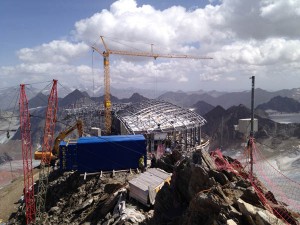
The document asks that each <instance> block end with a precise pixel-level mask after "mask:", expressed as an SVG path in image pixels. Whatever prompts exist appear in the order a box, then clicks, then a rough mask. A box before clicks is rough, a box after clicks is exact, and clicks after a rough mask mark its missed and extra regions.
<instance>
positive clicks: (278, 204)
mask: <svg viewBox="0 0 300 225" xmlns="http://www.w3.org/2000/svg"><path fill="white" fill-rule="evenodd" d="M250 147H251V148H252V152H253V153H252V154H253V176H252V174H251V170H250V169H251V167H250V160H249V156H250V154H249V148H250ZM211 157H212V159H213V160H214V162H215V164H216V167H217V169H218V170H226V171H230V172H232V173H234V174H236V175H237V176H241V177H242V178H243V179H246V180H248V181H249V182H250V183H251V185H252V186H253V188H254V190H255V192H256V193H257V195H258V197H259V199H260V201H261V202H262V203H263V205H264V206H265V208H266V209H267V210H269V211H270V212H271V213H273V214H274V215H275V216H276V217H277V218H280V219H281V220H283V221H284V222H285V223H286V224H292V225H294V224H295V225H296V224H299V223H298V222H297V221H296V220H295V219H294V217H293V215H292V214H293V213H294V212H296V213H299V212H300V204H299V201H300V184H299V183H297V182H296V181H294V180H292V179H290V178H288V177H287V176H286V175H284V174H283V173H281V172H280V171H279V170H278V169H277V168H276V162H269V161H268V160H267V159H266V158H265V157H264V156H263V154H262V152H261V151H260V150H259V149H258V148H257V147H256V145H255V142H254V141H253V139H251V140H250V145H248V147H247V148H246V150H245V152H244V154H242V155H240V156H239V158H238V159H235V160H234V159H231V158H228V157H224V156H223V154H222V152H221V150H219V149H218V150H216V151H213V152H211Z"/></svg>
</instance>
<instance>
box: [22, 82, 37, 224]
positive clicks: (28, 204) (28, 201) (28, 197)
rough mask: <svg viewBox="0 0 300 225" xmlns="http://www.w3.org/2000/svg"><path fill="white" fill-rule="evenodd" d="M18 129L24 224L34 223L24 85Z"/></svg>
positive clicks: (29, 143)
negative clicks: (20, 147) (24, 209)
mask: <svg viewBox="0 0 300 225" xmlns="http://www.w3.org/2000/svg"><path fill="white" fill-rule="evenodd" d="M19 107H20V129H21V138H22V158H23V173H24V200H25V208H26V224H31V223H34V221H35V201H34V186H33V173H32V154H31V136H30V118H29V110H28V100H27V97H26V92H25V84H21V85H20V99H19Z"/></svg>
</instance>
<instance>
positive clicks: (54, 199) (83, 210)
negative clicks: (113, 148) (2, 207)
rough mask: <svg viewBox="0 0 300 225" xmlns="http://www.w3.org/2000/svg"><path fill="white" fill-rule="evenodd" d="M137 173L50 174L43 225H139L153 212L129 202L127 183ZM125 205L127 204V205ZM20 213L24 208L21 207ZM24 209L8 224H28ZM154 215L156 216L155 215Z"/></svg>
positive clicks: (130, 200) (57, 172)
mask: <svg viewBox="0 0 300 225" xmlns="http://www.w3.org/2000/svg"><path fill="white" fill-rule="evenodd" d="M136 175H137V174H136V173H134V172H133V173H129V172H119V173H115V175H114V176H112V173H109V174H103V175H102V176H101V175H100V174H97V175H89V176H86V179H84V176H82V175H80V174H79V173H77V172H65V173H63V174H61V173H60V172H59V171H55V172H53V173H51V174H50V177H49V187H48V192H47V198H46V213H45V220H44V222H43V224H105V225H109V224H114V223H115V224H116V223H117V222H119V221H122V223H120V224H127V225H130V224H136V223H139V222H142V221H144V220H145V219H146V218H147V217H148V215H149V216H151V212H150V213H148V212H145V211H146V210H147V211H149V209H147V208H146V207H144V206H142V205H140V204H139V203H138V202H136V201H134V200H132V199H128V181H129V180H130V179H132V178H134V177H135V176H136ZM125 202H126V204H125ZM20 209H21V207H20ZM24 210H25V209H24V207H23V208H22V210H20V211H19V212H18V213H17V215H16V216H14V217H13V218H12V219H11V220H10V221H9V224H25V215H24ZM152 214H153V212H152Z"/></svg>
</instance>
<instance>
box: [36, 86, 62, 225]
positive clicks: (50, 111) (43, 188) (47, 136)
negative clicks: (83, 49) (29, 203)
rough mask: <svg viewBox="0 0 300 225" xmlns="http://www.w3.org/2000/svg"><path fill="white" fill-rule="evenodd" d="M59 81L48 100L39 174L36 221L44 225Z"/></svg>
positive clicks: (53, 87)
mask: <svg viewBox="0 0 300 225" xmlns="http://www.w3.org/2000/svg"><path fill="white" fill-rule="evenodd" d="M57 103H58V97H57V80H53V85H52V89H51V92H50V95H49V98H48V107H47V112H46V121H45V127H44V140H43V146H42V158H41V167H40V172H39V187H38V194H37V203H36V221H37V223H38V224H43V223H44V222H45V221H44V218H43V214H44V212H45V202H46V194H47V189H48V176H49V172H50V171H49V170H50V168H49V167H50V160H51V154H50V153H51V151H52V144H53V139H54V138H53V136H54V130H55V123H56V116H57V115H56V114H57Z"/></svg>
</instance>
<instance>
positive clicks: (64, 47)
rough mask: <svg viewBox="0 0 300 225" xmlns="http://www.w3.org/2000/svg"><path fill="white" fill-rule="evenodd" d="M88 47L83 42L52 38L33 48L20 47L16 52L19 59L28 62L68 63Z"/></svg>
mask: <svg viewBox="0 0 300 225" xmlns="http://www.w3.org/2000/svg"><path fill="white" fill-rule="evenodd" d="M88 49H89V46H88V45H86V44H85V43H82V42H80V43H75V44H74V43H70V42H67V41H65V40H54V41H51V42H50V43H47V44H42V45H40V46H37V47H35V48H22V49H20V50H19V51H18V52H17V55H18V57H19V59H20V60H22V61H24V62H29V63H43V62H44V63H46V62H53V63H68V62H69V61H70V60H71V59H74V58H76V57H79V56H81V55H82V54H83V53H86V51H87V50H88Z"/></svg>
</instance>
